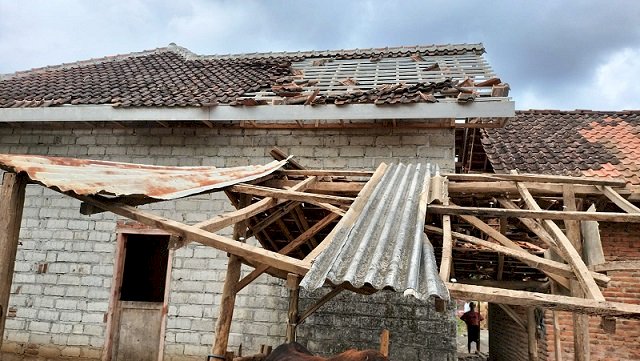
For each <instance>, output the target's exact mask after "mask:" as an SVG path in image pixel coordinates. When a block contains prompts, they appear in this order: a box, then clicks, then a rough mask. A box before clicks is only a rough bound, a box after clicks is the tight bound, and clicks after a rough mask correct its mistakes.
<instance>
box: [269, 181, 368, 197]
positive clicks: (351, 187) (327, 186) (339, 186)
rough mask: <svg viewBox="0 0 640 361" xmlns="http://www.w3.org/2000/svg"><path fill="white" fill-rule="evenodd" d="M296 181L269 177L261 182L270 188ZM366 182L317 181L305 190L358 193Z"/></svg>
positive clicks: (289, 185) (290, 184)
mask: <svg viewBox="0 0 640 361" xmlns="http://www.w3.org/2000/svg"><path fill="white" fill-rule="evenodd" d="M296 183H297V182H296V181H294V180H287V179H270V180H268V181H265V182H263V183H261V184H262V185H264V186H266V187H270V188H287V187H291V186H293V185H295V184H296ZM365 184H366V182H355V181H353V182H327V181H319V182H317V183H316V184H314V185H312V186H311V187H309V188H308V189H307V190H308V191H309V192H312V193H348V194H358V192H360V191H361V190H362V188H363V187H364V185H365Z"/></svg>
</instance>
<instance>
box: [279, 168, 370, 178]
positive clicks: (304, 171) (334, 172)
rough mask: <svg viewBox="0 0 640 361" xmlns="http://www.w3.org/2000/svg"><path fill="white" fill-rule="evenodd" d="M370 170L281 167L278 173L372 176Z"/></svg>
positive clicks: (322, 175) (288, 174) (321, 175)
mask: <svg viewBox="0 0 640 361" xmlns="http://www.w3.org/2000/svg"><path fill="white" fill-rule="evenodd" d="M373 172H374V171H370V170H336V169H281V170H278V173H282V174H284V175H287V176H301V175H304V176H319V177H371V176H372V175H373Z"/></svg>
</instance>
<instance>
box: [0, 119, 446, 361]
mask: <svg viewBox="0 0 640 361" xmlns="http://www.w3.org/2000/svg"><path fill="white" fill-rule="evenodd" d="M453 142H454V135H453V131H452V130H451V129H419V130H418V129H389V128H385V129H360V130H242V129H230V128H229V129H226V128H225V129H190V128H144V129H141V128H138V129H109V128H95V129H35V128H33V129H32V128H2V129H0V152H1V153H16V154H46V155H50V156H69V157H78V158H92V159H102V160H113V161H124V162H134V163H145V164H155V165H181V166H182V165H184V166H199V165H214V166H219V167H231V166H239V165H249V164H263V163H267V162H269V161H271V160H272V158H271V157H270V156H269V153H268V152H269V150H270V149H271V147H273V146H278V147H280V148H282V149H284V150H285V151H286V152H288V153H290V154H293V155H295V156H296V160H298V161H299V162H301V163H302V164H305V165H306V166H308V167H318V168H333V169H336V168H338V169H342V168H351V169H373V168H375V167H376V166H377V165H378V164H380V163H381V162H397V161H400V160H401V161H404V162H416V161H421V162H425V161H431V162H437V163H438V164H440V166H441V167H442V168H443V169H444V170H453V167H454V154H453V152H454V150H453ZM79 206H80V203H79V202H78V201H75V200H72V199H70V198H67V197H64V196H62V195H59V194H57V193H55V192H53V191H50V190H48V189H44V188H42V187H40V186H36V185H30V186H28V187H27V200H26V202H25V211H24V217H23V223H22V232H21V244H20V246H19V251H18V257H17V262H16V271H15V276H14V283H13V288H12V295H11V299H10V307H11V310H10V315H9V316H10V318H9V319H8V321H7V332H6V333H5V337H6V339H5V340H4V341H5V342H4V346H3V350H9V351H12V352H17V353H22V352H24V353H27V354H31V355H38V354H40V355H43V354H45V353H46V354H50V355H56V354H59V355H63V354H72V355H74V356H81V357H86V358H89V359H91V358H97V357H98V355H99V354H100V353H101V350H102V347H103V345H104V334H105V322H104V320H105V317H104V316H105V312H106V311H107V307H108V302H109V295H110V289H111V277H112V271H113V259H114V254H115V245H116V243H115V237H116V233H115V231H116V230H115V224H116V220H117V219H118V218H116V217H115V216H112V215H110V214H107V213H104V214H98V215H93V216H91V217H85V216H81V215H80V214H79V212H78V210H79ZM146 208H148V209H152V210H154V211H155V212H156V213H158V214H161V215H163V216H166V217H169V218H172V219H175V220H178V221H185V222H188V223H195V222H198V221H202V220H205V219H207V218H209V217H212V216H214V215H216V214H219V213H222V212H224V211H228V210H230V209H231V207H230V205H229V202H228V200H226V198H224V197H223V196H221V195H220V194H213V195H204V196H198V197H192V198H190V199H189V200H178V201H175V202H164V203H158V204H154V205H152V206H147V207H146ZM45 263H46V264H47V266H48V269H47V272H46V273H38V265H39V264H45ZM225 271H226V255H225V254H223V253H221V252H218V251H216V250H214V249H212V248H208V247H203V246H198V245H195V244H192V245H189V246H188V247H185V248H182V249H180V250H178V251H177V252H176V255H175V257H174V263H173V273H172V278H171V295H170V299H169V310H168V321H167V331H166V346H165V355H166V356H167V357H166V359H168V360H170V359H176V360H178V359H188V358H191V359H201V357H202V355H205V354H207V353H208V350H209V348H210V346H211V343H212V339H213V335H212V333H213V327H214V323H215V317H216V316H217V311H218V310H217V305H218V304H219V301H220V292H221V289H222V282H223V280H224V275H225ZM281 286H282V282H281V281H280V280H276V279H273V278H271V277H268V276H263V277H261V278H260V279H259V280H258V281H257V282H256V283H255V284H253V285H251V286H249V287H248V288H247V289H245V290H243V291H242V293H240V295H239V296H238V300H237V308H236V313H235V317H234V324H233V328H232V335H231V339H230V347H231V348H237V347H238V346H239V345H240V344H241V343H242V344H243V349H244V350H245V353H247V352H253V351H256V350H257V349H258V347H259V345H260V344H272V345H275V344H279V343H281V342H282V340H283V339H284V334H285V324H286V309H287V299H286V295H287V292H286V289H285V288H284V287H281ZM424 332H429V330H425V331H424Z"/></svg>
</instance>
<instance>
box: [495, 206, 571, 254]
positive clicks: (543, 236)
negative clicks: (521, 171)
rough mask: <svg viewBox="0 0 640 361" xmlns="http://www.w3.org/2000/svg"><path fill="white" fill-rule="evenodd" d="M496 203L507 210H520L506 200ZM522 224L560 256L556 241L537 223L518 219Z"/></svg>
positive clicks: (528, 219)
mask: <svg viewBox="0 0 640 361" xmlns="http://www.w3.org/2000/svg"><path fill="white" fill-rule="evenodd" d="M498 202H499V203H500V204H501V205H502V206H503V207H505V208H507V209H520V207H518V206H517V205H516V204H515V203H514V202H513V201H511V200H510V199H507V198H498ZM518 219H519V220H520V222H522V224H524V225H525V226H526V227H527V228H529V230H530V231H531V232H533V233H534V234H535V235H536V236H538V238H539V239H540V240H541V241H542V242H544V243H546V244H547V246H549V248H551V249H552V250H554V251H556V253H557V254H560V250H559V249H558V246H557V245H556V240H555V239H553V237H551V235H550V234H549V233H548V232H547V231H546V230H545V229H544V227H542V225H541V224H540V223H538V221H536V220H533V219H530V218H518Z"/></svg>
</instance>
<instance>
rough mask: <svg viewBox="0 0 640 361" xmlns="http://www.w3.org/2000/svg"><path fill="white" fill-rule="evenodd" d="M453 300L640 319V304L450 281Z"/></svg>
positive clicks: (448, 286) (449, 286)
mask: <svg viewBox="0 0 640 361" xmlns="http://www.w3.org/2000/svg"><path fill="white" fill-rule="evenodd" d="M445 285H446V286H447V288H448V289H449V293H450V294H451V297H453V298H459V299H467V300H478V301H484V302H491V303H503V304H506V305H516V306H538V307H543V308H546V309H551V310H559V311H568V312H580V313H586V314H591V315H599V316H618V317H623V318H632V319H640V305H635V304H629V303H621V302H609V301H598V300H589V299H585V298H577V297H569V296H560V295H549V294H544V293H537V292H528V291H518V290H505V289H501V288H495V287H483V286H475V285H466V284H462V283H450V282H446V283H445Z"/></svg>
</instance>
